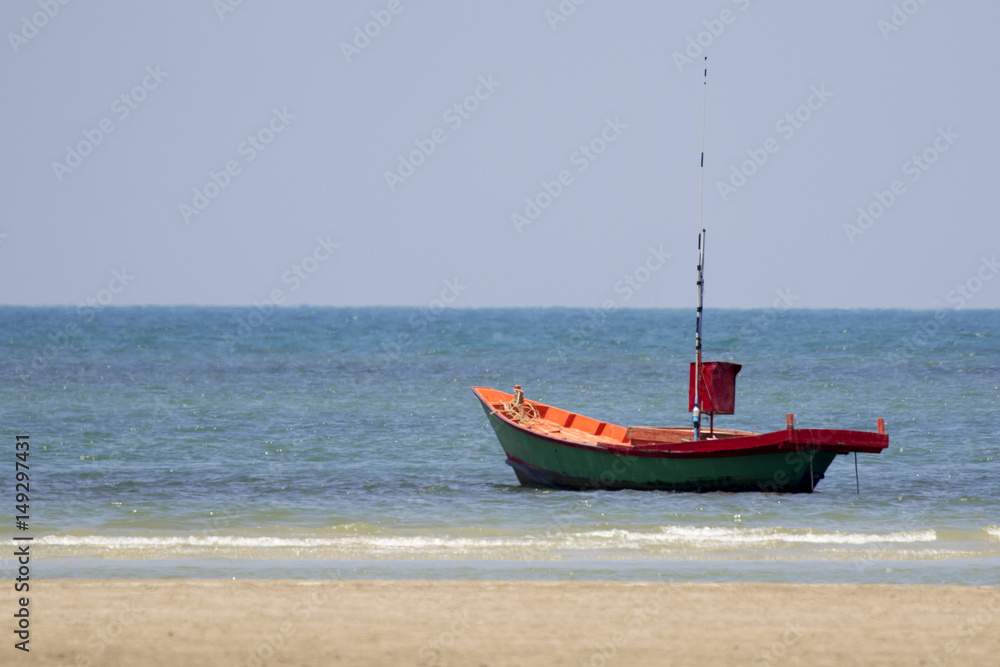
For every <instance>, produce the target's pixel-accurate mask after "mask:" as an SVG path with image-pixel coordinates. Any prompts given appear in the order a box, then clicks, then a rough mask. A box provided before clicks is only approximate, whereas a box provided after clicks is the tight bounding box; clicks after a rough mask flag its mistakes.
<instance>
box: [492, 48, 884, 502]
mask: <svg viewBox="0 0 1000 667" xmlns="http://www.w3.org/2000/svg"><path fill="white" fill-rule="evenodd" d="M705 82H706V88H707V82H708V65H707V58H706V66H705ZM704 168H705V124H704V106H703V107H702V151H701V169H702V183H704ZM698 222H699V229H700V233H699V234H698V282H697V287H698V308H697V317H696V321H695V361H694V362H693V363H692V364H691V372H690V378H689V388H688V410H689V411H690V412H691V418H692V425H691V427H690V428H683V427H680V428H661V427H648V426H629V427H623V426H618V425H615V424H610V423H608V422H605V421H599V420H596V419H591V418H590V417H585V416H583V415H580V414H576V413H574V412H567V411H566V410H560V409H559V408H554V407H552V406H550V405H545V404H544V403H538V402H536V401H529V400H526V399H525V398H524V393H523V392H522V391H521V387H520V386H517V385H515V387H514V394H506V393H504V392H501V391H497V390H495V389H487V388H485V387H473V390H474V391H475V392H476V396H477V397H478V398H479V400H480V402H482V405H483V409H484V410H486V415H487V418H488V419H489V422H490V425H491V426H492V427H493V430H494V431H495V432H496V434H497V438H498V439H499V440H500V445H501V446H502V447H503V449H504V451H505V452H506V453H507V464H508V465H510V466H511V467H512V468H514V472H515V473H516V474H517V478H518V480H520V482H521V484H524V485H528V486H549V487H556V488H565V489H662V490H669V491H781V492H812V491H813V490H814V489H815V488H816V483H817V482H819V480H821V479H823V474H824V473H825V472H826V469H827V467H829V465H830V464H831V463H832V462H833V459H834V457H836V456H837V455H838V454H847V453H849V452H854V457H855V458H854V463H855V468H854V469H855V474H857V455H858V452H869V453H878V452H881V451H882V450H883V449H885V448H886V447H888V446H889V436H888V435H886V433H885V422H884V421H883V420H882V419H879V420H878V422H877V424H878V431H877V432H876V433H871V432H867V431H845V430H839V429H797V428H795V417H794V416H793V415H791V414H788V415H786V428H785V429H784V430H780V431H773V432H771V433H760V434H757V433H751V432H747V431H732V430H716V429H715V428H714V426H715V423H714V421H715V415H716V414H725V415H731V414H733V412H734V407H735V395H736V375H737V374H738V373H739V371H740V368H742V367H741V366H740V365H739V364H734V363H730V362H721V361H717V362H703V361H702V340H701V333H702V314H703V311H704V308H703V301H704V284H705V276H704V267H705V236H706V234H705V229H704V228H703V227H702V226H701V220H700V219H699V221H698ZM695 378H698V379H699V380H698V381H697V382H696V381H695ZM703 415H709V418H710V422H709V429H708V433H707V434H706V433H705V432H704V430H703V429H702V426H701V419H702V416H703ZM858 490H859V492H860V484H859V485H858Z"/></svg>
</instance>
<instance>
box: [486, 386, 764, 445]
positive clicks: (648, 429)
mask: <svg viewBox="0 0 1000 667" xmlns="http://www.w3.org/2000/svg"><path fill="white" fill-rule="evenodd" d="M474 390H475V392H476V393H477V394H478V395H479V396H480V397H481V398H482V400H483V401H484V402H485V403H486V404H487V405H489V406H490V408H491V409H492V410H493V411H494V412H496V413H497V414H498V415H500V416H501V417H505V418H507V419H509V420H511V421H513V422H516V423H517V424H518V425H519V426H521V428H525V429H528V430H530V431H534V432H536V433H540V434H542V435H547V436H549V437H554V438H559V439H562V440H569V441H572V442H579V443H584V444H589V445H615V446H619V447H621V446H632V447H643V446H656V445H663V444H670V443H680V442H690V441H691V440H692V436H693V430H692V429H691V428H683V427H656V426H629V427H625V426H618V425H617V424H612V423H610V422H605V421H598V420H596V419H592V418H590V417H586V416H584V415H581V414H577V413H575V412H568V411H566V410H561V409H559V408H555V407H552V406H551V405H546V404H544V403H538V402H536V401H530V400H528V399H523V402H522V404H523V406H525V407H522V408H517V407H514V406H513V405H512V403H513V402H514V396H513V395H512V394H508V393H505V392H502V391H497V390H496V389H489V388H486V387H474ZM508 408H511V409H508ZM706 435H708V431H707V430H705V431H703V438H702V439H705V436H706ZM746 435H753V434H752V433H751V432H749V431H733V430H729V429H715V430H714V432H713V433H712V435H711V436H710V439H714V440H718V439H722V438H732V437H738V436H746Z"/></svg>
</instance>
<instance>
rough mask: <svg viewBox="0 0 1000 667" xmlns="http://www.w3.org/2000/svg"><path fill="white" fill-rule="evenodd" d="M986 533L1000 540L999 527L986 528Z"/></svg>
mask: <svg viewBox="0 0 1000 667" xmlns="http://www.w3.org/2000/svg"><path fill="white" fill-rule="evenodd" d="M986 532H987V533H989V534H990V535H992V536H993V537H995V538H997V539H998V540H1000V526H986Z"/></svg>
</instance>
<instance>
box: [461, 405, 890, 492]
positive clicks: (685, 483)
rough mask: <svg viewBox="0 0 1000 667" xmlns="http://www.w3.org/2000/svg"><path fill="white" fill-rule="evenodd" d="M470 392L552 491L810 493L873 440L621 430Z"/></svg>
mask: <svg viewBox="0 0 1000 667" xmlns="http://www.w3.org/2000/svg"><path fill="white" fill-rule="evenodd" d="M473 391H474V392H475V394H476V396H477V397H478V398H479V400H480V402H481V403H482V405H483V409H484V410H485V411H486V415H487V418H488V419H489V422H490V426H492V427H493V430H494V431H495V432H496V435H497V438H498V439H499V440H500V445H501V446H502V447H503V450H504V452H506V454H507V464H508V465H509V466H511V467H512V468H513V469H514V472H515V474H516V475H517V479H518V480H519V481H520V482H521V484H523V485H525V486H543V487H553V488H560V489H576V490H586V489H648V490H666V491H770V492H793V493H794V492H811V491H813V490H814V489H815V488H816V484H817V483H818V482H819V480H821V479H823V474H824V473H825V472H826V469H827V467H828V466H829V465H830V464H831V463H832V462H833V460H834V457H836V456H837V455H838V454H847V453H849V452H855V453H857V452H868V453H878V452H881V451H882V450H883V449H885V448H886V447H888V446H889V436H888V435H886V434H885V423H884V422H883V420H881V419H879V420H878V432H876V433H872V432H867V431H847V430H839V429H809V428H806V429H799V428H795V424H794V417H793V416H792V415H787V416H786V428H785V429H783V430H780V431H774V432H771V433H759V434H755V433H751V432H749V431H735V430H722V429H712V430H711V431H709V432H708V433H706V434H704V435H705V436H706V437H705V438H704V439H698V440H696V439H695V438H694V428H693V427H691V428H687V427H677V428H660V427H646V426H630V427H623V426H618V425H616V424H611V423H608V422H605V421H599V420H597V419H592V418H590V417H585V416H584V415H580V414H576V413H574V412H568V411H566V410H560V409H559V408H555V407H552V406H550V405H545V404H544V403H539V402H537V401H530V400H527V399H525V398H523V394H521V393H520V387H516V388H515V393H514V394H507V393H504V392H502V391H497V390H495V389H488V388H486V387H474V388H473Z"/></svg>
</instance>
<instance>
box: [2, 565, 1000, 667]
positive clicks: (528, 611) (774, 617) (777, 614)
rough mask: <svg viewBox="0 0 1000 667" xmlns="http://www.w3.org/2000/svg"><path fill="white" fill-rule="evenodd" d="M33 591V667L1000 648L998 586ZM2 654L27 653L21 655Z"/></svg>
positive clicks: (144, 584) (782, 656)
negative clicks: (44, 666)
mask: <svg viewBox="0 0 1000 667" xmlns="http://www.w3.org/2000/svg"><path fill="white" fill-rule="evenodd" d="M31 584H32V586H31V592H30V611H31V630H30V632H31V635H30V649H31V652H30V660H31V662H32V663H33V664H37V665H56V664H60V665H65V664H70V665H78V666H81V667H83V666H86V665H134V664H142V665H164V666H168V665H217V664H232V665H248V666H250V665H265V664H266V665H293V664H294V665H300V664H312V665H328V664H349V665H379V664H407V665H515V664H516V665H581V664H585V665H610V664H613V665H616V666H617V665H649V664H658V665H659V664H678V665H681V664H698V665H706V664H707V665H723V664H725V665H729V664H734V663H749V664H759V665H765V664H767V665H770V664H800V663H809V664H814V665H837V664H844V663H864V664H900V663H906V664H929V665H934V664H948V665H961V664H989V663H990V662H991V661H992V660H994V659H995V657H996V654H997V650H998V649H1000V586H961V585H925V584H790V583H773V584H772V583H654V582H601V581H510V580H461V581H457V580H435V581H428V580H384V579H378V580H363V579H362V580H289V579H240V580H232V579H55V580H47V579H44V578H43V579H37V580H34V581H32V582H31ZM9 595H10V596H13V595H14V594H13V593H10V594H9ZM8 599H10V598H8ZM15 602H16V601H15ZM7 604H8V607H9V606H11V605H12V604H13V602H8V603H7ZM10 636H13V635H10ZM10 644H13V641H11V642H10ZM0 652H3V653H4V654H8V653H10V654H17V653H20V652H19V651H17V650H15V649H14V648H13V646H12V645H8V646H5V647H3V648H2V649H0ZM5 661H6V658H5Z"/></svg>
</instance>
